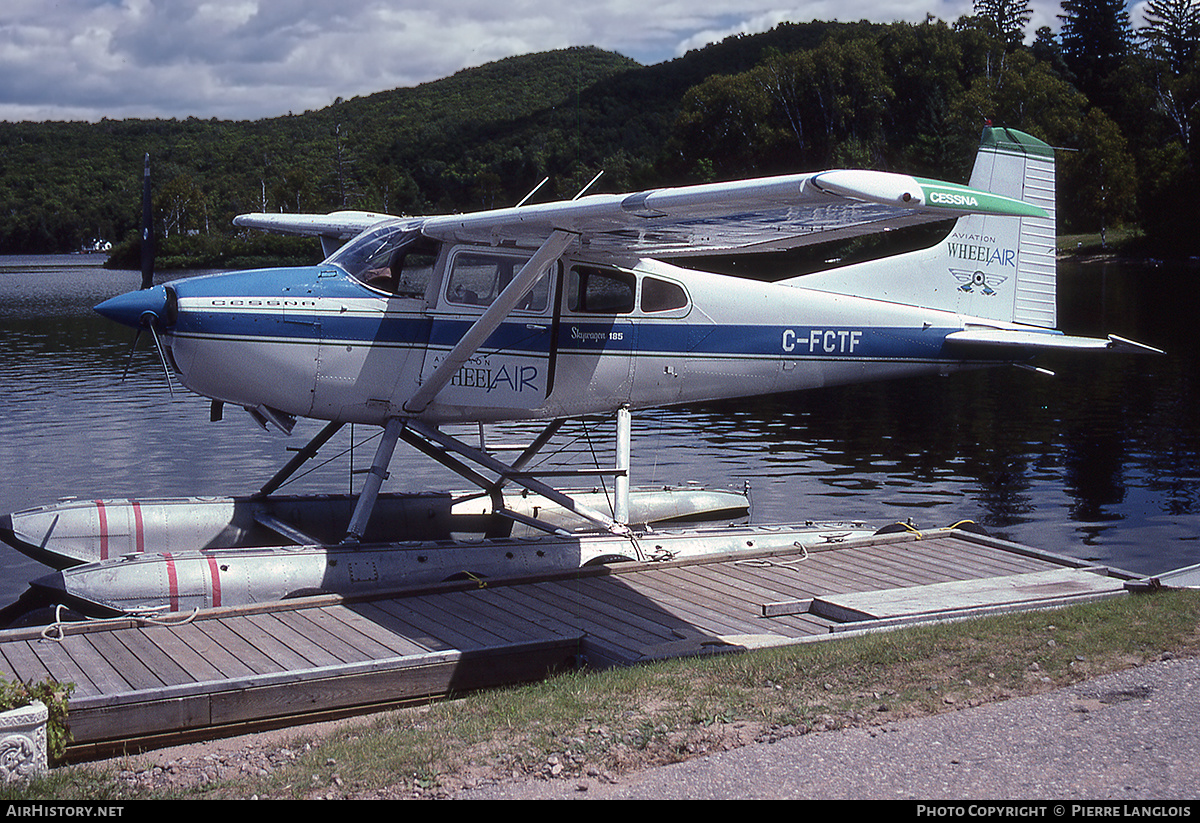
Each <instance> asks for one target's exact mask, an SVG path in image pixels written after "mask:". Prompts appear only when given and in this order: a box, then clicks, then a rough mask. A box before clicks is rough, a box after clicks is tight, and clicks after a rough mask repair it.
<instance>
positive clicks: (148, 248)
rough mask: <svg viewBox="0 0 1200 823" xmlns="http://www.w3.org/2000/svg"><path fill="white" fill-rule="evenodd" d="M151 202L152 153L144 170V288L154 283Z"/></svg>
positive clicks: (147, 158)
mask: <svg viewBox="0 0 1200 823" xmlns="http://www.w3.org/2000/svg"><path fill="white" fill-rule="evenodd" d="M152 211H153V210H152V208H151V203H150V154H149V152H147V154H146V164H145V168H144V170H143V171H142V288H143V289H148V288H150V286H152V285H153V283H154V216H153V213H152Z"/></svg>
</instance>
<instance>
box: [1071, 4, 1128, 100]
mask: <svg viewBox="0 0 1200 823" xmlns="http://www.w3.org/2000/svg"><path fill="white" fill-rule="evenodd" d="M1062 9H1063V12H1064V14H1060V15H1059V19H1060V20H1062V33H1061V42H1062V50H1063V59H1064V60H1065V61H1066V64H1067V68H1069V69H1070V71H1071V73H1072V74H1073V75H1074V76H1075V78H1076V82H1077V84H1078V86H1079V89H1080V90H1081V91H1082V92H1083V93H1084V94H1086V95H1087V96H1088V99H1089V100H1091V101H1092V102H1093V103H1096V104H1098V105H1101V106H1106V107H1107V105H1108V103H1109V102H1110V101H1109V97H1108V95H1109V91H1108V89H1107V84H1106V81H1107V79H1108V78H1109V77H1110V76H1111V75H1112V74H1113V72H1115V71H1116V69H1117V68H1118V67H1119V66H1120V64H1121V61H1123V60H1124V59H1125V57H1126V56H1127V55H1128V54H1129V48H1130V44H1131V42H1132V38H1133V33H1132V30H1131V29H1130V27H1129V12H1128V11H1127V10H1126V8H1125V0H1063V2H1062Z"/></svg>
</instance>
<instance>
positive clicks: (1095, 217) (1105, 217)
mask: <svg viewBox="0 0 1200 823" xmlns="http://www.w3.org/2000/svg"><path fill="white" fill-rule="evenodd" d="M1077 146H1078V150H1077V151H1073V152H1068V153H1067V154H1066V156H1065V157H1064V158H1063V163H1062V167H1063V172H1062V179H1063V181H1064V184H1063V185H1060V186H1059V207H1060V210H1062V211H1065V212H1066V218H1067V219H1066V221H1065V222H1066V227H1067V228H1070V229H1074V230H1076V231H1096V230H1099V231H1101V232H1103V231H1104V230H1105V229H1108V228H1111V227H1114V226H1119V225H1121V224H1123V223H1125V222H1127V221H1129V220H1130V219H1132V218H1133V217H1134V216H1135V214H1136V206H1137V180H1138V176H1137V172H1136V167H1135V163H1134V161H1133V158H1132V156H1131V155H1130V153H1129V146H1128V143H1127V141H1126V140H1125V136H1124V135H1123V134H1121V130H1120V129H1119V128H1118V127H1117V124H1116V123H1115V122H1113V120H1112V119H1111V118H1110V117H1109V116H1108V115H1106V114H1105V113H1104V112H1103V111H1101V110H1100V109H1098V108H1093V109H1091V110H1090V111H1089V112H1088V113H1087V115H1086V117H1085V118H1084V120H1083V123H1082V124H1081V128H1080V130H1079V139H1078V143H1077Z"/></svg>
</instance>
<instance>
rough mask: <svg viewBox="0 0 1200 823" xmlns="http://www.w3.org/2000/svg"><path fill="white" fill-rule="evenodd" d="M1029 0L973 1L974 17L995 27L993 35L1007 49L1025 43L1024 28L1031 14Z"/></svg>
mask: <svg viewBox="0 0 1200 823" xmlns="http://www.w3.org/2000/svg"><path fill="white" fill-rule="evenodd" d="M1029 2H1030V0H975V15H976V16H977V17H979V18H981V19H983V20H986V21H987V22H989V23H990V24H991V25H992V26H994V27H995V31H994V34H995V35H996V36H997V37H999V38H1001V39H1002V40H1004V42H1005V44H1006V45H1008V47H1009V48H1016V47H1017V46H1019V45H1021V43H1023V42H1024V41H1025V26H1026V25H1028V24H1029V18H1030V16H1031V15H1032V14H1033V12H1032V11H1031V10H1030V8H1029Z"/></svg>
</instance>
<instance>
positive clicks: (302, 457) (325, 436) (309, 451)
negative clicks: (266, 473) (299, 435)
mask: <svg viewBox="0 0 1200 823" xmlns="http://www.w3.org/2000/svg"><path fill="white" fill-rule="evenodd" d="M342 425H343V424H342V423H337V422H334V423H330V424H328V425H327V426H325V428H323V429H321V431H320V432H318V433H317V436H316V437H314V438H313V439H312V440H310V441H309V443H308V445H307V446H305V447H304V448H302V449H300V451H298V452H297V453H296V456H295V457H293V458H292V459H291V460H289V461H288V464H287V465H286V466H284V467H283V468H282V469H280V470H279V471H278V472H276V473H275V476H274V477H272V478H271V479H270V480H268V481H267V483H266V485H264V486H263V487H262V488H261V489H259V490H258V494H256V495H254V496H255V497H266V496H267V495H269V494H271V493H272V492H274V491H275V490H276V489H278V488H279V487H280V486H282V485H283V484H284V482H285V481H286V480H287V479H288V478H289V477H291V476H292V475H293V474H295V473H296V470H297V469H299V468H300V467H301V466H302V465H304V463H305V462H307V461H309V460H312V459H313V458H314V457H316V454H317V452H318V451H319V450H320V448H321V447H322V446H324V445H325V444H326V443H328V442H329V438H331V437H333V436H334V435H335V434H337V433H338V430H339V429H341V428H342Z"/></svg>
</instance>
